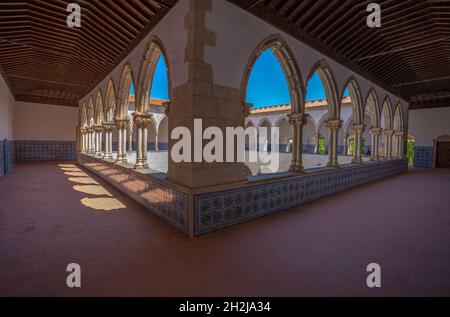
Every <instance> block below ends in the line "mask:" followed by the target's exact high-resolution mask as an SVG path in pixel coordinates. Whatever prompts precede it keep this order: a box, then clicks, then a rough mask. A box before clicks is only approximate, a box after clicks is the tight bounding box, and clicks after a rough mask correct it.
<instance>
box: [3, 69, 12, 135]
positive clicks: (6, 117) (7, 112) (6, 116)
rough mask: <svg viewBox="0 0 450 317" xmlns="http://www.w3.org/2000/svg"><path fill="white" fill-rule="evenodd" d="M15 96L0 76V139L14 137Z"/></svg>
mask: <svg viewBox="0 0 450 317" xmlns="http://www.w3.org/2000/svg"><path fill="white" fill-rule="evenodd" d="M14 103H15V101H14V97H13V95H12V94H11V91H10V90H9V87H8V85H7V84H6V82H5V79H4V78H3V76H0V140H3V139H8V140H11V139H12V138H13V118H14Z"/></svg>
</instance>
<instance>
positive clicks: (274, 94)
mask: <svg viewBox="0 0 450 317" xmlns="http://www.w3.org/2000/svg"><path fill="white" fill-rule="evenodd" d="M168 87H169V84H168V79H167V70H166V63H165V60H164V57H163V56H161V57H160V58H159V60H158V64H157V66H156V70H155V75H154V78H153V85H152V91H151V94H150V95H151V97H152V98H157V99H164V100H168V99H169V92H168ZM130 92H131V93H133V94H134V87H131V89H130ZM345 95H346V96H347V95H348V91H346V92H345ZM325 98H326V95H325V90H324V88H323V85H322V81H321V80H320V77H319V75H318V74H317V73H315V74H314V75H313V76H312V77H311V79H310V80H309V82H308V83H307V86H306V101H311V100H318V99H325ZM247 102H249V103H252V104H253V105H254V106H255V107H263V106H271V105H280V104H289V103H290V102H291V100H290V96H289V89H288V86H287V82H286V77H285V76H284V73H283V70H282V68H281V65H280V63H279V62H278V60H277V58H276V57H275V55H274V54H273V52H272V51H271V50H265V51H264V52H262V54H261V56H260V57H259V58H258V60H257V61H256V63H255V65H254V66H253V70H252V73H251V74H250V78H249V82H248V86H247Z"/></svg>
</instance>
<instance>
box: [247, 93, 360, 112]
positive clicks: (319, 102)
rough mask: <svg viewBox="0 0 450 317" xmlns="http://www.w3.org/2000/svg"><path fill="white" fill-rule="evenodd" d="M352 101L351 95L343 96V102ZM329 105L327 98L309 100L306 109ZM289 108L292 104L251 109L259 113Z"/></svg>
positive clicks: (348, 102)
mask: <svg viewBox="0 0 450 317" xmlns="http://www.w3.org/2000/svg"><path fill="white" fill-rule="evenodd" d="M351 102H352V99H351V98H350V96H347V97H344V98H342V104H350V103H351ZM327 106H328V101H327V99H321V100H314V101H308V102H306V104H305V108H306V109H314V108H321V107H327ZM287 110H291V105H290V104H283V105H274V106H267V107H258V108H252V109H250V113H252V114H258V113H265V112H273V111H287Z"/></svg>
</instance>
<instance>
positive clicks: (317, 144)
mask: <svg viewBox="0 0 450 317" xmlns="http://www.w3.org/2000/svg"><path fill="white" fill-rule="evenodd" d="M320 137H321V135H320V134H319V133H318V134H316V135H315V136H314V143H315V144H314V154H319V147H320Z"/></svg>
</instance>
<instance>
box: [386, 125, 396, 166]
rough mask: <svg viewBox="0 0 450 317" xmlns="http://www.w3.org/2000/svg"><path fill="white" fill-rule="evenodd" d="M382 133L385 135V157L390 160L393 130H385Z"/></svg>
mask: <svg viewBox="0 0 450 317" xmlns="http://www.w3.org/2000/svg"><path fill="white" fill-rule="evenodd" d="M384 135H385V136H386V158H387V159H388V160H390V159H392V137H393V135H394V131H393V130H385V131H384Z"/></svg>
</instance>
